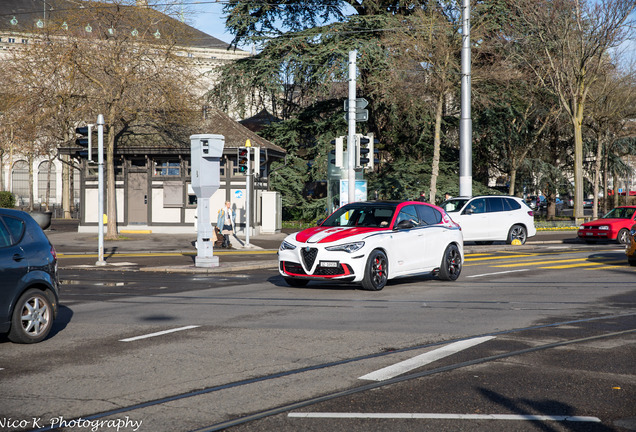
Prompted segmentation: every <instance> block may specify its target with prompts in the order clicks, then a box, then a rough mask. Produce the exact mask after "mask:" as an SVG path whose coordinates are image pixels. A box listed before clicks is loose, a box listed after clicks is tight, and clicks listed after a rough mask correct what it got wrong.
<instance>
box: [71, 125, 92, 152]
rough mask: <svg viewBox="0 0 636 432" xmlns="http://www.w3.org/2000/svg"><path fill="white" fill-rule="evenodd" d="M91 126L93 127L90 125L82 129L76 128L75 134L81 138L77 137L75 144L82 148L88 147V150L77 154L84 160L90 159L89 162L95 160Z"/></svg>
mask: <svg viewBox="0 0 636 432" xmlns="http://www.w3.org/2000/svg"><path fill="white" fill-rule="evenodd" d="M91 126H93V125H92V124H89V125H87V126H82V127H78V128H75V133H77V134H78V135H80V136H79V137H77V138H76V139H75V144H77V145H78V146H80V147H86V150H80V151H79V152H77V154H78V155H79V156H80V157H83V158H88V160H89V161H90V160H93V159H92V156H93V149H92V148H91V147H92V146H91V144H92V142H91Z"/></svg>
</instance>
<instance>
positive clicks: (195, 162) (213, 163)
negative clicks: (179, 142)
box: [190, 135, 225, 198]
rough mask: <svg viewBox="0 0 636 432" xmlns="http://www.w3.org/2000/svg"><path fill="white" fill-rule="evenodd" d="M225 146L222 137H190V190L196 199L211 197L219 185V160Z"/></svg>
mask: <svg viewBox="0 0 636 432" xmlns="http://www.w3.org/2000/svg"><path fill="white" fill-rule="evenodd" d="M224 146H225V137H224V136H223V135H192V136H190V167H191V171H192V189H193V190H194V193H195V194H196V195H197V198H203V197H208V198H209V197H211V196H212V194H214V192H216V191H217V190H218V189H219V186H220V185H221V177H220V174H219V173H220V160H221V156H222V155H223V147H224Z"/></svg>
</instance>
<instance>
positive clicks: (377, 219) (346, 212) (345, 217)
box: [321, 203, 395, 228]
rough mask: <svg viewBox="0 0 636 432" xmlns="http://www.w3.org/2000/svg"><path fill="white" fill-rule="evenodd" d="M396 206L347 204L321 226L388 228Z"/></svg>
mask: <svg viewBox="0 0 636 432" xmlns="http://www.w3.org/2000/svg"><path fill="white" fill-rule="evenodd" d="M394 212H395V205H381V206H380V205H378V206H373V205H360V204H355V203H354V204H347V205H345V206H343V207H340V208H339V209H338V210H336V211H335V212H334V213H333V214H332V215H331V216H329V217H328V218H327V219H325V221H324V222H323V223H322V224H321V226H324V227H339V226H364V227H371V228H388V226H389V225H390V224H391V220H392V219H393V213H394Z"/></svg>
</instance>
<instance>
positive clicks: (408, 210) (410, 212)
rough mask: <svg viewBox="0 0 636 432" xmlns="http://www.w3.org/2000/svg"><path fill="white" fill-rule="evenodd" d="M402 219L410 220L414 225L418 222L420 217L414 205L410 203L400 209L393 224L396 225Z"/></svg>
mask: <svg viewBox="0 0 636 432" xmlns="http://www.w3.org/2000/svg"><path fill="white" fill-rule="evenodd" d="M404 220H410V221H411V222H413V223H414V224H415V226H417V225H419V224H420V218H419V216H418V215H417V211H416V210H415V206H412V205H410V206H406V207H403V208H402V210H400V213H399V214H398V217H397V219H396V220H395V225H396V226H397V224H399V223H400V222H402V221H404Z"/></svg>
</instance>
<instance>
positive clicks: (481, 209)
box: [464, 198, 486, 213]
mask: <svg viewBox="0 0 636 432" xmlns="http://www.w3.org/2000/svg"><path fill="white" fill-rule="evenodd" d="M468 210H470V211H471V212H473V213H486V199H485V198H476V199H474V200H472V201H471V202H469V203H468V205H467V206H466V210H464V213H466V212H467V211H468Z"/></svg>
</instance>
